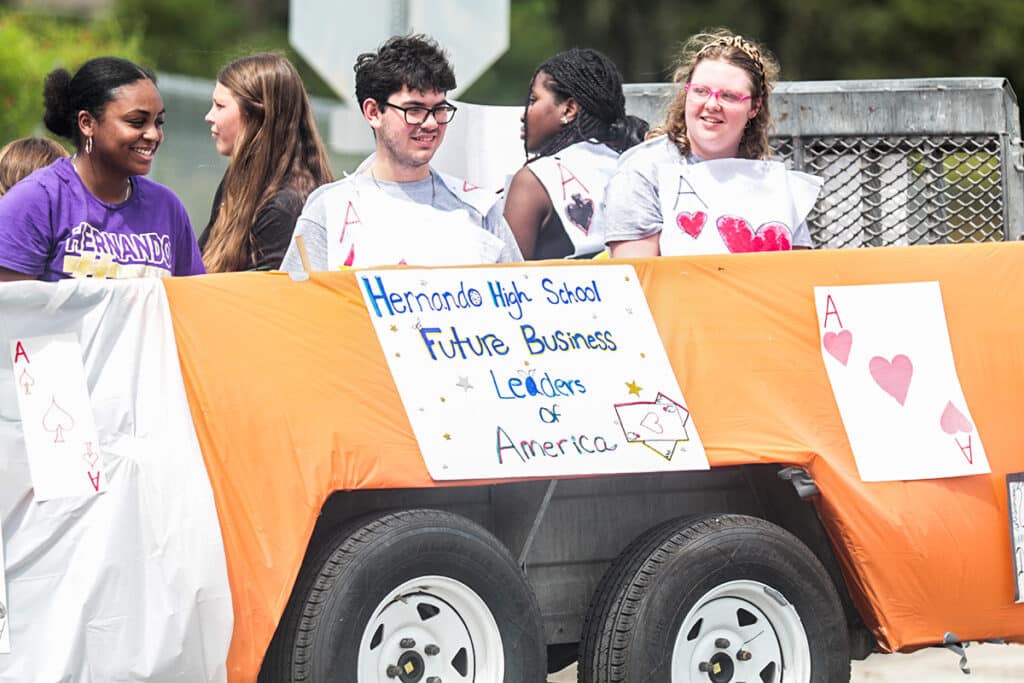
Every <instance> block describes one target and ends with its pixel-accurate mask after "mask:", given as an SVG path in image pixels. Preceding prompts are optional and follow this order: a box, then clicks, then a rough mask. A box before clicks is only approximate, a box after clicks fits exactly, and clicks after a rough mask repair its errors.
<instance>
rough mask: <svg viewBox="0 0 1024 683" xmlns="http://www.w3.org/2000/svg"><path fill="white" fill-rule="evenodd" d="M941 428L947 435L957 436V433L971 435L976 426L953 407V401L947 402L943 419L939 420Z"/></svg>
mask: <svg viewBox="0 0 1024 683" xmlns="http://www.w3.org/2000/svg"><path fill="white" fill-rule="evenodd" d="M939 426H941V427H942V431H944V432H946V433H947V434H956V433H957V432H966V433H968V434H970V433H971V432H973V431H974V425H972V424H971V421H970V420H968V419H967V416H966V415H964V414H963V413H961V412H960V411H959V410H958V409H957V407H956V406H955V405H953V402H952V401H947V402H946V409H945V410H943V411H942V417H940V418H939Z"/></svg>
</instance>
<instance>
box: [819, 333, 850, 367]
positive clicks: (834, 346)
mask: <svg viewBox="0 0 1024 683" xmlns="http://www.w3.org/2000/svg"><path fill="white" fill-rule="evenodd" d="M821 343H822V344H824V345H825V350H826V351H828V352H829V354H831V355H832V357H833V358H835V359H836V360H837V361H839V362H840V363H842V364H843V365H846V361H848V360H850V347H851V346H853V333H852V332H850V331H849V330H842V331H840V332H826V333H825V336H824V337H822V338H821Z"/></svg>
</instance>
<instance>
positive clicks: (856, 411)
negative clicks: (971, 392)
mask: <svg viewBox="0 0 1024 683" xmlns="http://www.w3.org/2000/svg"><path fill="white" fill-rule="evenodd" d="M814 300H815V305H816V306H817V311H818V323H819V329H818V334H819V338H820V339H821V354H822V358H823V360H824V363H825V368H826V370H827V371H828V377H829V380H830V381H831V383H832V391H833V393H834V394H835V398H836V404H837V405H838V406H839V413H840V415H841V416H842V418H843V425H844V426H845V428H846V435H847V438H848V439H849V441H850V447H851V448H852V450H853V455H854V458H855V459H856V461H857V469H858V471H859V472H860V476H861V478H862V479H863V480H864V481H894V480H908V479H934V478H940V477H956V476H963V475H970V474H983V473H986V472H989V465H988V459H987V458H986V457H985V447H984V446H983V445H982V442H981V437H980V435H979V434H978V430H977V427H976V425H975V422H974V419H973V418H972V417H971V411H970V409H969V408H968V406H967V400H966V399H965V398H964V393H963V390H962V389H961V387H960V379H959V378H958V377H957V373H956V366H955V365H954V363H953V351H952V349H951V348H950V343H949V331H948V329H947V327H946V314H945V309H944V308H943V305H942V293H941V291H940V289H939V283H937V282H912V283H898V284H885V285H857V286H846V287H815V288H814Z"/></svg>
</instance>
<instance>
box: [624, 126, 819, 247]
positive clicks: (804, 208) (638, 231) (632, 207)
mask: <svg viewBox="0 0 1024 683" xmlns="http://www.w3.org/2000/svg"><path fill="white" fill-rule="evenodd" d="M821 185H822V180H821V178H818V177H816V176H812V175H808V174H806V173H800V172H799V171H790V170H788V169H786V167H785V165H784V164H782V163H780V162H775V161H762V160H750V159H732V158H731V159H717V160H711V161H703V160H701V159H699V158H697V157H696V156H694V155H690V156H688V157H684V156H683V155H682V154H681V153H680V152H679V149H678V148H677V147H676V145H675V144H673V143H672V142H671V141H670V140H669V139H668V138H667V137H665V136H660V137H657V138H654V139H652V140H648V141H647V142H645V143H643V144H641V145H638V146H637V147H634V148H633V149H631V150H629V151H628V152H627V153H626V154H624V155H623V156H622V158H621V159H620V162H619V167H618V169H617V171H616V173H615V175H614V176H612V178H611V180H610V181H609V183H608V188H607V190H606V194H605V205H604V213H605V216H604V220H605V221H606V222H607V224H608V234H607V235H606V236H605V240H606V241H607V242H608V243H611V242H622V241H629V240H637V239H643V238H645V237H649V236H651V235H653V234H655V233H659V232H660V237H659V240H658V241H659V245H660V247H661V255H662V256H674V255H683V254H690V255H695V254H728V253H743V252H751V251H786V250H789V249H792V248H793V247H810V246H812V244H811V236H810V232H809V230H808V228H807V222H806V221H807V216H808V214H809V213H810V212H811V209H812V208H814V203H815V201H816V200H817V196H818V191H819V190H820V189H821Z"/></svg>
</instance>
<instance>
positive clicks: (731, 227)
mask: <svg viewBox="0 0 1024 683" xmlns="http://www.w3.org/2000/svg"><path fill="white" fill-rule="evenodd" d="M718 232H719V234H721V235H722V240H723V241H724V242H725V246H726V247H728V249H729V251H730V252H731V253H733V254H742V253H746V252H750V251H788V250H789V249H790V248H791V247H792V243H793V241H792V239H790V234H789V228H787V227H786V226H785V225H783V224H782V223H764V224H762V225H761V226H760V227H759V228H758V229H757V230H756V231H755V230H754V229H753V228H751V227H750V223H748V222H747V221H745V220H743V219H742V218H739V217H737V216H722V217H721V218H719V219H718Z"/></svg>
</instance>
